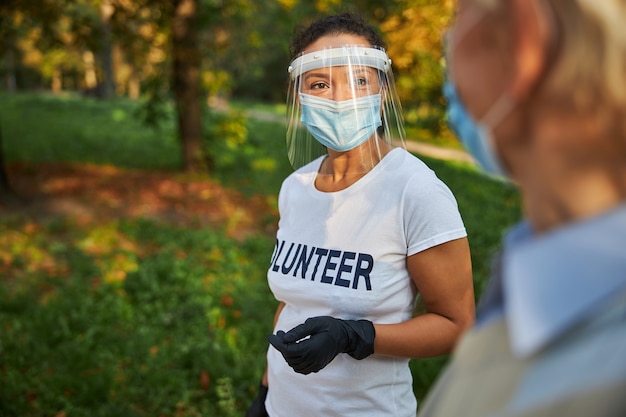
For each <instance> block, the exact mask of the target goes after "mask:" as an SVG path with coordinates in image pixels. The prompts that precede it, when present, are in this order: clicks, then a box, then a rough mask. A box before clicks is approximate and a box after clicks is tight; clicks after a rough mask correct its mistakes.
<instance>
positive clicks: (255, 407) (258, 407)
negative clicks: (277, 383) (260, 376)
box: [246, 384, 269, 417]
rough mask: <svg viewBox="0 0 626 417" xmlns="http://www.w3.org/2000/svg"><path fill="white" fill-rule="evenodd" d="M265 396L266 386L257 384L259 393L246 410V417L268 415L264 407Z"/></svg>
mask: <svg viewBox="0 0 626 417" xmlns="http://www.w3.org/2000/svg"><path fill="white" fill-rule="evenodd" d="M265 397H267V387H266V386H265V385H263V384H259V394H258V395H257V396H256V398H255V399H254V401H253V402H252V405H251V406H250V408H248V411H246V417H269V416H268V414H267V410H266V409H265Z"/></svg>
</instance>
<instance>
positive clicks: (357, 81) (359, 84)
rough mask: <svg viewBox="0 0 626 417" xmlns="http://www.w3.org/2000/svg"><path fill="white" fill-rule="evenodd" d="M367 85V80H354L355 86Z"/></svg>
mask: <svg viewBox="0 0 626 417" xmlns="http://www.w3.org/2000/svg"><path fill="white" fill-rule="evenodd" d="M368 84H369V83H368V82H367V78H357V79H356V85H358V86H360V87H362V86H365V85H368Z"/></svg>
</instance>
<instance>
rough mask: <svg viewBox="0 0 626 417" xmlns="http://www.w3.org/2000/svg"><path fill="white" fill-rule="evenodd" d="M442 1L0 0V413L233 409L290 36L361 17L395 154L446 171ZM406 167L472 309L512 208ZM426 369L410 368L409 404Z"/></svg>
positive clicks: (261, 309)
mask: <svg viewBox="0 0 626 417" xmlns="http://www.w3.org/2000/svg"><path fill="white" fill-rule="evenodd" d="M453 6H454V5H453V2H452V1H449V0H440V1H436V0H393V1H373V0H370V1H366V0H352V1H347V0H345V1H342V0H314V1H311V0H257V1H244V0H39V1H35V0H4V1H3V2H2V3H1V4H0V77H1V79H2V85H1V87H0V416H20V417H22V416H56V417H69V416H122V417H123V416H129V417H130V416H159V417H160V416H223V417H232V416H241V415H243V414H244V412H245V409H246V408H247V406H248V405H249V403H250V402H251V401H252V399H253V398H254V397H255V395H256V391H257V386H258V382H259V380H260V377H261V375H262V372H263V369H264V366H265V351H266V349H267V343H266V339H265V337H266V335H267V334H268V333H269V332H270V331H271V324H272V317H273V313H274V309H275V307H276V301H275V300H274V299H273V297H272V295H271V294H270V292H269V290H268V287H267V283H266V281H265V272H266V269H267V266H268V265H269V259H270V257H271V254H272V250H273V245H274V232H275V228H276V223H277V216H278V213H277V209H276V199H277V193H278V189H279V187H280V183H281V181H282V179H283V178H284V177H285V176H287V175H288V174H289V172H291V168H290V166H289V163H288V162H287V160H286V152H285V144H284V137H285V126H284V117H285V116H284V112H285V105H284V101H285V83H286V75H287V73H286V67H287V65H288V62H289V50H288V49H289V48H288V43H289V39H290V37H291V35H292V33H293V30H294V28H295V27H296V26H297V25H300V24H302V25H305V24H306V23H308V22H310V21H311V20H313V19H315V18H317V17H319V16H322V15H325V14H328V13H334V12H337V11H341V10H346V9H349V10H353V11H358V12H359V13H361V14H363V15H364V17H365V18H366V19H367V20H368V21H369V22H370V23H372V24H374V25H375V26H377V27H378V28H380V31H381V34H382V36H383V38H384V39H385V40H386V41H387V43H388V48H387V50H388V53H389V55H390V57H391V59H392V61H393V66H394V71H395V77H396V81H397V88H398V91H399V94H400V96H401V99H402V103H403V106H404V108H403V112H404V116H405V120H406V124H407V136H408V140H409V144H412V145H424V144H425V145H427V146H431V147H432V146H436V147H437V149H442V148H443V149H448V150H451V151H453V152H452V154H453V155H456V154H458V153H459V152H460V147H459V145H458V143H457V141H456V140H455V139H454V137H453V136H452V135H451V133H450V132H449V131H448V129H447V128H446V124H445V116H444V108H445V102H444V100H443V98H442V96H441V84H442V81H443V76H442V74H443V69H444V62H443V60H442V50H441V39H442V37H443V36H444V34H445V30H446V27H447V25H448V24H449V22H450V19H451V17H452V14H453ZM411 149H413V147H411ZM419 149H421V148H419ZM455 152H456V153H455ZM419 157H420V158H422V159H423V160H424V161H425V162H426V163H427V164H428V165H429V166H430V167H431V168H433V169H434V170H435V171H436V172H437V174H438V176H439V177H440V178H441V179H442V180H444V182H446V183H447V184H448V185H449V186H450V188H451V189H452V191H453V192H454V194H455V196H456V198H457V200H458V203H459V208H460V210H461V213H462V216H463V218H464V221H465V223H466V227H467V230H468V234H469V240H470V245H471V249H472V262H473V268H474V281H475V288H476V294H477V298H478V297H479V295H480V293H481V292H482V290H483V288H484V285H485V280H486V278H487V274H488V270H489V266H490V258H491V255H492V254H493V252H494V251H495V250H496V249H497V246H498V243H499V240H500V238H501V235H502V233H503V231H504V230H505V229H506V228H507V227H508V226H510V225H511V224H512V223H513V222H515V221H516V220H517V219H519V216H520V201H519V195H518V192H517V190H516V189H515V188H514V187H513V186H512V185H510V184H508V183H504V182H501V181H498V180H494V179H492V178H489V177H486V176H484V175H483V174H481V173H480V172H479V171H478V170H477V169H476V167H475V166H474V165H473V164H471V163H469V162H467V161H466V160H465V159H462V158H461V159H460V160H459V159H439V158H435V157H431V156H428V155H424V154H419ZM420 308H421V306H420V304H419V300H418V304H417V307H416V311H417V312H419V310H420ZM446 360H447V358H446V357H440V358H432V359H415V360H412V361H411V369H412V372H413V375H414V380H415V384H414V386H415V392H416V395H417V396H418V398H420V399H421V398H423V396H424V394H425V393H426V392H427V390H428V388H429V386H430V385H431V384H432V382H433V380H434V379H435V378H436V376H437V374H438V372H439V371H440V369H441V367H442V366H443V364H444V363H445V361H446Z"/></svg>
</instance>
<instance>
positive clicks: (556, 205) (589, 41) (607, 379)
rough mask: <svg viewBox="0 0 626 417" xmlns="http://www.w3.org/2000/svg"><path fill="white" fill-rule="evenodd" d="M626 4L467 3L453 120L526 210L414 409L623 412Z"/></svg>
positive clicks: (454, 41)
mask: <svg viewBox="0 0 626 417" xmlns="http://www.w3.org/2000/svg"><path fill="white" fill-rule="evenodd" d="M624 22H626V2H624V1H623V0H570V1H560V0H503V1H499V2H494V1H488V0H467V1H460V2H459V9H458V13H457V16H456V22H455V24H454V26H453V27H452V30H451V31H450V33H449V36H448V43H447V47H448V51H447V54H448V57H449V59H448V63H447V66H448V84H447V85H446V86H445V89H444V91H445V94H446V96H447V98H448V105H449V122H450V123H451V125H452V127H453V128H454V130H455V131H456V133H457V135H458V136H459V138H460V140H461V141H462V142H463V143H464V144H465V145H466V147H467V149H468V150H469V151H470V152H471V153H472V154H473V155H474V156H475V157H476V159H477V160H478V161H479V162H480V163H481V165H482V166H483V167H484V168H485V170H487V171H489V172H490V173H492V174H495V175H500V176H507V177H509V178H511V179H512V180H513V181H515V182H516V183H517V184H518V185H519V187H520V190H521V193H522V196H523V202H524V204H523V206H524V215H525V220H524V221H523V222H522V223H521V224H519V225H517V226H516V227H514V228H513V229H512V230H511V231H510V232H509V233H508V234H507V235H506V237H505V239H504V242H503V247H502V252H501V254H500V256H499V257H498V262H497V265H498V267H497V268H495V269H494V273H493V275H492V278H491V282H490V284H489V287H488V289H487V291H486V292H485V294H484V295H483V296H482V299H481V303H480V305H479V309H478V314H477V319H476V325H475V326H474V327H473V328H472V329H471V330H469V331H468V332H466V333H465V335H464V336H463V338H462V340H461V341H460V342H459V345H458V347H457V349H456V350H455V354H454V356H453V358H452V360H451V362H450V363H449V365H448V367H447V369H446V370H445V371H444V373H443V374H442V375H441V376H440V379H439V381H438V382H437V384H436V385H435V386H434V387H433V389H432V390H431V392H430V393H429V394H428V395H427V397H426V401H425V403H424V405H423V406H421V407H420V413H419V416H420V417H448V416H460V415H462V416H465V417H483V416H500V417H518V416H520V417H521V416H524V417H542V416H546V417H547V416H568V417H583V416H585V417H587V416H594V417H595V416H598V417H621V416H626V396H625V394H626V30H625V28H624Z"/></svg>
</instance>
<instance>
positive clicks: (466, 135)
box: [443, 77, 508, 178]
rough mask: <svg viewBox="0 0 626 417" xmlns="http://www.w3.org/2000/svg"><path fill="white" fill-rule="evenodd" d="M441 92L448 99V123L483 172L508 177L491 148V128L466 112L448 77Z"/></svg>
mask: <svg viewBox="0 0 626 417" xmlns="http://www.w3.org/2000/svg"><path fill="white" fill-rule="evenodd" d="M443 94H444V96H445V97H446V99H447V101H448V104H447V108H446V114H447V116H448V125H449V126H450V128H451V129H452V131H453V132H454V134H455V135H456V136H457V137H458V138H459V140H460V141H461V143H463V146H464V147H465V149H466V150H467V152H469V153H470V154H471V155H472V157H473V158H474V159H475V160H476V162H478V164H479V165H480V166H481V168H482V169H483V170H484V171H485V172H487V173H490V174H494V175H498V176H500V177H504V178H508V174H507V173H506V171H505V170H504V169H503V167H502V164H501V162H500V159H499V158H498V155H497V154H496V152H495V150H494V148H493V137H492V135H491V129H490V128H489V127H487V126H485V125H483V124H481V123H478V122H476V121H475V120H474V118H473V117H472V116H471V115H470V114H469V113H468V111H467V110H466V109H465V106H463V103H462V102H461V100H460V98H459V96H458V94H457V92H456V88H455V87H454V84H453V83H452V81H450V78H449V77H446V81H445V83H444V86H443ZM496 104H499V103H496Z"/></svg>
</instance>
